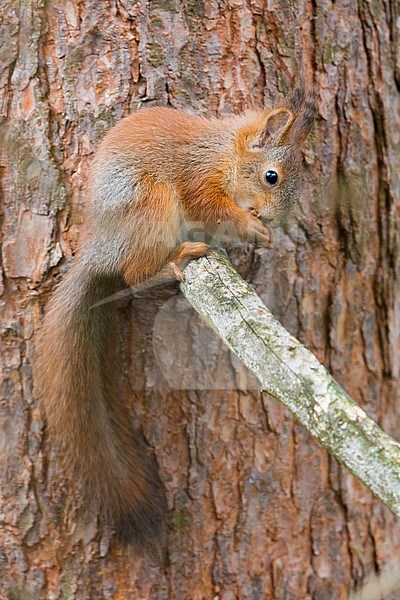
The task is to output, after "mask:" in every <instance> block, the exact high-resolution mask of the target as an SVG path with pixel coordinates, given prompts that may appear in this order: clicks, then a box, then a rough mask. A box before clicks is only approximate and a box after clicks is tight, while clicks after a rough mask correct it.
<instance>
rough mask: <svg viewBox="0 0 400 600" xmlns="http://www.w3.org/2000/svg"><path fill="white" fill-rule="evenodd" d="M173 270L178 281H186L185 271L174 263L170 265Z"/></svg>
mask: <svg viewBox="0 0 400 600" xmlns="http://www.w3.org/2000/svg"><path fill="white" fill-rule="evenodd" d="M170 267H171V270H172V272H173V274H174V276H175V277H176V279H177V280H178V281H185V275H184V273H183V271H182V270H181V269H180V268H179V267H178V265H177V264H176V263H174V262H171V263H170Z"/></svg>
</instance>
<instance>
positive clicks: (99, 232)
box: [36, 85, 316, 547]
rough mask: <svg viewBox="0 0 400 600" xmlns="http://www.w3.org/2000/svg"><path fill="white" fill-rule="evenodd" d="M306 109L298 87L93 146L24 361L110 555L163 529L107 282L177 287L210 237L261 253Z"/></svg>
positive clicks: (306, 128) (293, 185)
mask: <svg viewBox="0 0 400 600" xmlns="http://www.w3.org/2000/svg"><path fill="white" fill-rule="evenodd" d="M315 111H316V108H315V100H314V97H313V95H312V94H307V93H306V92H305V91H304V87H303V86H301V85H299V86H297V87H296V88H295V89H294V91H293V92H292V93H291V94H290V95H289V96H288V98H287V99H286V102H285V103H284V104H282V105H281V106H279V107H278V108H275V109H273V110H267V111H266V110H258V111H249V112H245V113H244V114H242V115H239V116H231V117H228V118H221V119H217V118H212V119H206V118H201V117H198V116H192V115H190V114H187V113H185V112H180V111H178V110H175V109H172V108H159V107H153V108H143V109H139V110H138V111H137V112H135V113H134V114H132V115H131V116H128V117H126V118H124V119H122V120H121V121H120V122H119V123H117V124H116V125H115V126H114V127H113V128H112V129H111V130H110V131H109V133H108V134H107V135H106V136H105V138H104V140H103V141H102V143H101V144H100V147H99V149H98V150H97V153H96V155H95V158H94V164H93V166H92V169H91V174H90V177H89V185H88V200H89V206H88V209H87V216H86V224H85V231H84V233H83V235H82V239H81V241H80V246H79V249H78V253H77V256H76V257H75V259H74V262H73V266H72V268H71V269H70V270H69V272H68V273H67V274H66V275H65V276H64V277H63V279H62V281H61V283H60V285H59V286H58V288H57V289H56V291H55V293H54V295H53V297H52V298H51V301H50V303H49V307H48V310H47V314H46V316H45V319H44V323H43V326H42V331H41V334H40V339H39V342H38V349H37V371H36V372H37V381H38V384H39V390H40V397H41V400H42V403H43V405H44V408H45V412H46V417H47V425H48V428H49V432H50V434H51V437H52V439H53V440H54V441H55V443H56V444H57V446H58V447H59V448H60V451H61V454H62V456H63V459H64V461H65V465H66V468H67V472H68V473H69V475H70V477H71V479H72V481H73V482H74V483H75V485H76V487H77V489H78V490H79V492H80V494H81V497H82V498H83V500H84V502H86V503H87V504H89V503H93V502H94V504H95V507H96V508H97V509H99V510H100V511H101V514H103V516H104V517H105V519H106V521H107V522H108V524H109V525H110V526H111V527H112V528H113V529H114V530H115V531H116V535H117V537H118V539H119V540H120V541H121V542H122V543H132V544H134V545H136V546H141V547H145V546H146V545H147V543H148V542H150V543H151V542H152V541H155V540H157V539H158V538H159V537H160V535H161V534H162V530H163V528H164V525H163V522H164V517H163V515H164V511H165V508H164V498H163V491H162V487H161V484H160V482H159V479H158V475H157V473H155V472H154V467H153V466H152V463H151V462H150V461H149V459H148V457H146V455H145V453H144V451H143V450H141V449H140V447H139V445H138V444H137V443H136V442H135V439H134V429H133V428H132V424H131V423H130V422H129V419H128V418H127V416H126V409H125V406H124V403H123V402H122V400H121V398H120V396H119V394H118V387H117V384H116V379H117V377H116V372H117V367H116V363H117V343H116V342H117V340H116V331H117V329H118V327H117V321H116V309H115V302H108V303H102V302H101V300H103V299H104V298H106V297H108V296H110V295H112V294H113V293H115V292H116V290H117V286H118V283H119V282H121V281H122V282H124V283H125V284H126V285H127V286H137V285H140V284H141V283H144V282H146V281H147V280H149V279H151V281H152V282H153V283H162V282H167V281H172V280H177V279H178V280H179V279H182V278H183V274H182V271H183V269H184V268H185V266H186V265H187V263H188V262H189V261H190V260H191V259H194V258H198V257H201V256H204V255H205V254H207V252H208V251H209V246H208V245H207V244H206V243H203V242H193V241H188V238H189V234H190V229H191V224H193V223H195V227H196V229H198V228H199V223H201V224H202V227H203V228H204V231H205V232H208V233H211V234H212V236H214V238H217V239H219V238H223V239H225V238H226V237H230V236H238V237H239V238H241V239H244V240H246V239H249V240H251V241H256V242H257V243H259V244H261V245H264V246H267V247H269V246H270V245H271V240H272V236H271V228H270V225H271V224H272V225H276V224H279V223H280V222H282V221H283V220H285V219H286V216H287V214H288V213H289V211H290V209H291V207H292V206H293V204H294V203H295V202H296V201H297V200H298V199H299V190H300V188H301V172H302V153H301V147H302V144H303V142H304V140H305V138H306V137H307V135H308V133H309V132H310V129H311V127H312V123H313V120H314V117H315Z"/></svg>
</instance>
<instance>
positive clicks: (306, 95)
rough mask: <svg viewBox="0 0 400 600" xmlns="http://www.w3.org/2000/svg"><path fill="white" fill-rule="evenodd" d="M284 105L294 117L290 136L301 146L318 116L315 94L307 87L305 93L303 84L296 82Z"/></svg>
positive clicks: (312, 89)
mask: <svg viewBox="0 0 400 600" xmlns="http://www.w3.org/2000/svg"><path fill="white" fill-rule="evenodd" d="M285 104H286V105H287V106H289V107H290V109H291V110H292V112H293V113H294V114H295V115H296V123H295V125H294V127H293V130H292V134H291V135H292V137H293V138H294V139H295V140H296V142H297V143H299V144H301V143H302V142H304V140H305V139H306V137H307V136H308V134H309V133H310V131H311V128H312V126H313V123H314V120H315V117H316V116H317V114H318V104H317V95H316V92H315V90H314V88H313V87H308V89H307V91H306V89H305V86H304V83H303V82H302V81H298V82H297V84H296V86H295V87H294V88H293V90H292V91H291V92H290V94H289V95H288V96H287V98H286V101H285Z"/></svg>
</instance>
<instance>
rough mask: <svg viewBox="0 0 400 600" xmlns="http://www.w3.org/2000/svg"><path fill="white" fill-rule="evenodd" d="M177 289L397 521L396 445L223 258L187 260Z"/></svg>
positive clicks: (399, 470)
mask: <svg viewBox="0 0 400 600" xmlns="http://www.w3.org/2000/svg"><path fill="white" fill-rule="evenodd" d="M181 290H182V292H183V294H184V295H185V296H186V298H187V299H188V301H189V302H190V303H191V304H192V305H193V307H194V308H195V309H196V311H197V312H198V313H199V314H200V315H201V317H203V319H204V320H205V321H206V322H207V323H208V324H209V325H210V326H211V327H212V328H213V329H214V331H215V332H216V333H217V334H218V335H219V336H220V337H221V338H222V340H223V341H224V342H225V343H226V345H227V346H228V347H229V348H230V349H231V350H232V351H233V352H234V353H235V354H236V355H237V356H238V358H239V359H240V360H241V361H242V362H243V363H244V364H245V365H246V366H247V367H248V368H249V369H250V370H251V371H252V372H253V373H254V374H255V375H256V376H257V377H258V379H259V380H260V382H261V384H262V386H263V390H264V391H266V392H268V394H270V395H271V396H273V397H274V398H276V399H277V400H279V401H280V402H281V403H282V404H284V406H286V407H287V408H288V409H289V410H290V411H291V412H292V413H293V415H294V416H295V417H296V418H297V419H298V420H299V421H300V423H302V424H303V425H304V427H305V428H306V429H307V430H308V431H309V433H311V435H313V436H314V437H315V438H317V440H318V441H319V442H320V443H321V444H322V446H324V448H326V449H327V450H328V451H329V452H330V453H331V454H332V455H333V456H334V457H335V458H337V460H338V461H339V462H341V463H342V464H343V465H345V466H346V467H347V468H348V469H349V470H350V471H351V472H352V473H353V474H354V475H355V476H356V477H357V478H358V479H359V480H360V481H362V482H363V483H364V484H365V485H366V486H367V487H368V488H369V489H370V490H371V491H372V493H373V494H374V495H375V496H376V497H377V498H379V500H381V502H383V504H385V506H387V507H388V508H389V509H390V510H391V511H392V512H393V513H394V514H396V515H397V516H400V444H399V443H398V442H396V441H395V440H393V439H392V438H391V437H390V436H388V435H387V434H386V433H385V432H384V431H382V429H381V428H380V427H379V426H378V425H377V424H376V423H375V422H374V421H373V420H372V419H370V418H369V417H368V416H367V414H366V413H365V412H364V411H363V410H362V409H361V408H360V407H359V406H358V405H357V404H356V403H355V402H354V401H353V400H352V399H351V398H350V396H348V394H346V392H345V391H344V390H343V389H342V388H341V387H340V386H339V384H338V383H337V382H336V381H335V380H334V379H333V378H332V377H331V375H330V374H329V373H328V371H327V370H326V369H325V368H324V367H323V366H322V365H321V364H320V363H319V362H318V360H317V359H316V357H315V356H314V355H313V354H312V353H311V352H309V351H308V350H307V349H306V348H305V347H304V346H303V345H302V344H300V342H299V341H298V340H296V339H295V338H294V337H293V336H292V335H290V334H289V332H288V331H286V329H285V328H284V327H283V326H282V325H281V324H280V323H279V322H278V321H277V320H276V319H275V317H274V316H273V315H272V314H271V312H270V311H269V310H268V309H267V308H266V306H265V305H264V304H263V302H262V301H261V299H260V298H259V297H258V296H257V294H256V293H255V292H254V290H253V289H252V288H251V287H250V285H249V284H247V283H246V282H245V281H243V279H241V277H240V276H239V275H238V273H237V272H236V271H235V270H234V269H233V267H232V265H231V264H230V263H229V261H228V260H227V259H226V258H225V256H224V255H223V254H221V253H219V252H212V254H211V255H210V256H208V257H206V258H201V259H199V260H196V261H192V262H191V263H190V264H189V265H188V267H187V268H186V269H185V281H184V282H183V283H182V284H181Z"/></svg>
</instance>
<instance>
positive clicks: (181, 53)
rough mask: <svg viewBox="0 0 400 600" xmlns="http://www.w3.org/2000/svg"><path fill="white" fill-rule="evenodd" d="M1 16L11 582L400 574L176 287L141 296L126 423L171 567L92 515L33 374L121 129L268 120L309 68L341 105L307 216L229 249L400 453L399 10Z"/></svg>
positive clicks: (234, 586)
mask: <svg viewBox="0 0 400 600" xmlns="http://www.w3.org/2000/svg"><path fill="white" fill-rule="evenodd" d="M0 11H1V14H2V17H1V38H2V41H3V42H4V43H3V47H2V49H1V55H0V56H1V60H0V63H1V65H0V69H1V70H0V119H1V121H0V135H1V138H0V139H1V171H0V175H1V190H2V204H1V243H2V253H1V260H2V269H1V280H0V284H1V292H2V296H1V312H2V318H1V330H2V336H3V337H2V355H1V368H2V376H1V395H2V399H1V404H0V410H1V415H0V424H1V430H0V431H1V437H0V446H1V448H2V453H1V457H2V460H1V471H0V488H1V494H2V498H1V510H0V519H1V528H0V535H1V543H0V566H1V570H2V572H3V574H8V575H10V576H12V577H14V578H15V579H16V580H17V581H18V582H19V584H26V585H27V586H28V587H29V588H31V589H32V590H34V591H37V592H39V593H40V594H41V595H42V596H44V597H48V598H57V599H65V598H68V599H71V600H72V599H78V600H80V599H89V598H90V599H91V598H93V599H95V598H115V599H125V598H139V599H142V598H151V599H160V600H161V599H164V598H177V599H184V598H190V599H194V600H196V599H203V598H204V599H209V598H210V599H211V598H219V599H221V600H222V599H223V600H228V599H234V598H242V599H259V598H267V599H268V598H277V599H283V600H286V599H297V598H301V599H303V598H304V599H307V600H310V599H313V600H323V599H326V600H328V599H329V600H330V599H332V598H335V599H336V598H338V599H344V598H346V597H347V595H348V593H349V591H350V590H354V589H355V588H356V587H357V586H358V585H360V583H361V581H362V580H363V578H364V577H366V576H367V575H369V574H371V573H374V572H379V570H381V569H383V568H384V567H385V566H386V565H388V564H389V562H390V561H391V560H394V561H395V560H400V551H399V543H400V526H399V524H398V523H397V521H396V518H395V517H394V516H393V515H391V514H390V513H389V511H388V510H387V509H384V508H383V507H382V505H381V504H380V503H379V502H377V501H375V500H374V499H373V497H372V495H371V494H370V493H369V492H368V491H367V490H365V488H364V486H362V484H360V483H358V482H357V481H356V480H355V479H354V477H353V476H352V475H350V474H349V473H348V472H347V471H346V470H344V469H342V468H341V467H340V466H339V465H338V464H337V463H336V461H335V460H334V459H332V458H330V457H329V456H328V454H327V453H326V452H325V451H324V450H322V449H321V448H320V447H319V446H318V444H317V443H316V442H314V441H313V440H312V439H311V438H310V436H309V434H308V433H307V432H306V431H305V430H304V429H303V428H302V427H301V426H300V425H298V424H297V423H296V422H295V421H294V420H293V418H292V417H291V416H290V415H289V413H288V412H287V411H286V410H285V409H284V408H283V407H281V406H280V405H279V404H277V402H276V401H275V400H273V399H271V398H268V397H265V396H261V395H260V393H259V391H258V388H257V384H256V382H254V380H252V379H251V377H250V376H249V374H248V373H247V372H245V371H244V370H243V369H241V368H240V365H239V364H238V362H237V360H236V359H235V358H233V357H232V356H231V355H230V354H229V353H228V351H225V349H224V347H223V344H222V342H220V341H219V340H218V339H217V338H216V337H215V336H214V334H212V333H211V332H209V331H208V329H207V328H206V327H205V326H203V325H201V323H200V322H199V321H198V319H197V317H196V316H195V314H194V312H193V310H192V309H190V307H189V306H188V305H187V303H186V302H185V300H184V299H183V298H182V297H181V296H177V294H176V293H177V290H176V289H170V290H164V291H159V292H157V293H154V294H153V295H152V296H151V297H150V296H149V295H147V296H146V297H135V298H133V299H132V301H130V302H125V303H121V304H123V305H121V386H122V390H123V393H124V396H125V397H126V400H127V412H128V411H130V412H131V413H132V417H133V418H134V419H135V421H136V423H137V424H138V427H139V428H140V429H141V430H142V431H143V434H144V436H145V438H146V439H147V442H148V443H149V444H150V446H151V447H152V448H153V451H154V454H155V456H156V459H157V462H158V466H159V469H160V473H161V477H162V479H163V481H164V483H165V486H166V492H167V498H168V503H169V507H170V509H171V529H170V534H169V538H168V543H167V561H166V564H165V565H163V566H159V565H156V564H150V562H149V561H147V560H140V559H139V558H138V557H135V556H133V555H128V554H125V555H124V554H123V553H122V552H121V550H120V549H118V548H113V547H112V546H110V544H109V540H108V538H107V537H106V536H105V535H102V534H101V530H100V529H99V528H98V524H97V520H96V518H95V517H94V516H93V518H88V517H87V516H86V517H84V516H83V515H84V512H83V511H82V509H81V508H80V507H79V506H78V507H77V506H73V505H71V502H70V501H69V500H68V494H67V491H68V484H67V482H66V481H65V480H64V479H62V478H61V476H60V473H59V469H58V468H57V466H56V463H55V462H54V461H53V458H54V456H53V455H52V451H51V449H50V448H49V446H48V444H47V443H46V432H45V429H44V426H43V420H42V418H41V413H40V409H39V407H38V405H37V403H36V400H35V390H34V387H33V382H32V357H33V348H34V342H35V333H36V331H37V329H38V327H39V325H40V321H41V317H42V313H43V307H44V305H45V302H46V300H47V298H48V294H49V292H50V290H51V288H52V287H53V286H54V284H55V283H56V282H57V280H58V278H59V275H60V274H62V273H63V272H65V270H66V269H67V268H68V264H69V260H70V258H71V254H72V253H73V250H74V248H75V246H76V240H77V238H78V234H79V229H80V224H81V222H82V210H81V209H82V206H83V205H84V194H83V184H84V179H85V173H86V172H87V168H88V166H89V164H90V161H91V159H92V153H93V151H94V149H95V147H96V144H97V142H98V140H99V139H100V137H101V136H102V135H103V133H104V132H105V131H106V130H107V129H108V127H110V125H111V124H112V123H114V122H115V121H116V120H117V119H118V118H120V117H122V116H123V115H126V114H128V113H129V112H130V111H132V110H134V109H135V108H137V107H138V106H140V105H143V104H145V105H148V104H152V103H158V104H169V105H172V106H175V107H191V108H193V109H194V110H196V111H197V112H199V113H202V114H226V113H229V112H232V111H237V110H241V109H244V108H246V107H248V106H252V105H254V104H260V103H262V102H265V103H266V104H270V103H271V102H272V100H273V99H279V100H280V99H281V98H282V95H283V93H284V92H285V91H286V90H287V89H288V88H289V87H290V86H291V84H292V83H293V81H294V79H295V77H296V75H297V74H298V72H299V71H300V70H301V69H302V70H303V71H304V73H305V77H306V79H307V81H309V82H310V81H314V83H315V84H316V87H317V90H318V99H319V109H320V118H319V121H318V123H317V125H316V127H315V133H314V135H313V136H312V138H311V139H310V141H309V144H308V147H307V150H306V153H305V160H306V165H307V169H306V174H305V188H304V200H303V202H302V204H301V206H299V207H298V208H297V210H296V216H295V218H294V219H293V227H292V229H290V231H289V232H288V233H287V234H283V233H281V234H279V236H278V244H277V247H276V249H275V250H274V251H266V250H254V248H250V247H248V248H242V249H240V250H235V251H231V253H230V256H231V259H232V260H233V262H234V265H235V267H236V268H237V269H238V270H239V271H240V272H241V274H242V275H243V276H244V278H245V279H247V280H248V281H251V282H252V284H253V285H254V286H255V288H256V290H257V292H258V293H259V295H260V296H261V297H262V299H263V301H264V302H265V303H266V305H267V306H268V307H269V308H270V309H271V310H272V312H273V313H274V314H275V315H276V316H277V318H278V319H279V320H280V321H281V322H282V323H283V325H284V326H285V327H286V328H287V329H289V331H291V333H293V334H294V335H295V336H296V337H297V338H299V339H300V340H301V341H302V342H304V343H305V345H306V346H307V347H308V348H309V349H310V350H311V351H312V352H314V353H315V354H316V356H317V357H318V359H319V360H320V361H321V362H322V363H323V364H324V365H325V366H326V367H327V368H328V369H329V371H330V372H331V373H332V374H333V375H334V376H335V378H336V379H337V380H338V381H339V382H340V383H341V384H342V385H343V387H344V388H345V389H346V391H347V392H349V393H350V395H351V396H352V397H353V398H354V399H355V400H356V401H357V402H359V403H360V405H361V406H363V407H364V409H365V410H366V411H367V412H368V413H369V414H370V416H371V417H373V418H374V419H376V420H377V421H378V422H379V423H380V424H381V425H382V427H383V428H384V429H385V430H386V431H387V432H388V433H389V434H391V435H392V436H393V437H395V438H396V437H398V433H397V432H398V427H399V416H398V414H399V412H400V411H399V408H400V407H399V405H400V391H399V390H400V386H399V385H398V380H399V375H400V351H399V344H400V289H399V288H400V275H399V260H400V255H399V253H398V247H399V241H400V240H399V238H400V222H399V220H400V219H399V214H400V210H399V207H400V164H399V154H400V152H399V148H400V116H399V105H400V100H399V93H398V90H399V87H400V54H399V48H400V46H399V29H398V28H399V8H398V3H397V2H395V1H394V0H392V1H389V0H387V1H385V0H380V1H379V0H377V1H373V0H370V1H367V0H360V1H359V2H358V3H356V2H355V0H353V1H347V0H342V1H340V2H332V3H331V2H322V1H319V0H317V1H315V0H310V1H306V0H294V1H293V2H275V1H268V2H262V1H261V0H248V1H246V2H242V1H236V2H235V1H233V0H232V1H231V2H218V3H217V2H214V1H209V0H206V1H202V0H199V1H197V0H195V1H190V2H179V1H178V0H154V1H152V2H147V3H146V2H144V1H140V0H139V1H137V2H134V1H132V0H116V1H112V2H106V1H103V0H81V1H78V0H59V1H52V0H50V1H49V2H46V3H45V2H44V1H43V0H20V1H14V2H11V1H9V0H3V2H2V5H1V8H0ZM335 182H339V184H340V185H337V186H336V185H335ZM344 183H346V185H344ZM358 192H361V193H358ZM366 198H368V202H366V201H365V199H366ZM393 594H394V595H393ZM393 594H392V596H389V595H387V596H385V598H393V599H394V598H397V596H398V593H393ZM396 594H397V595H396Z"/></svg>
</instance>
